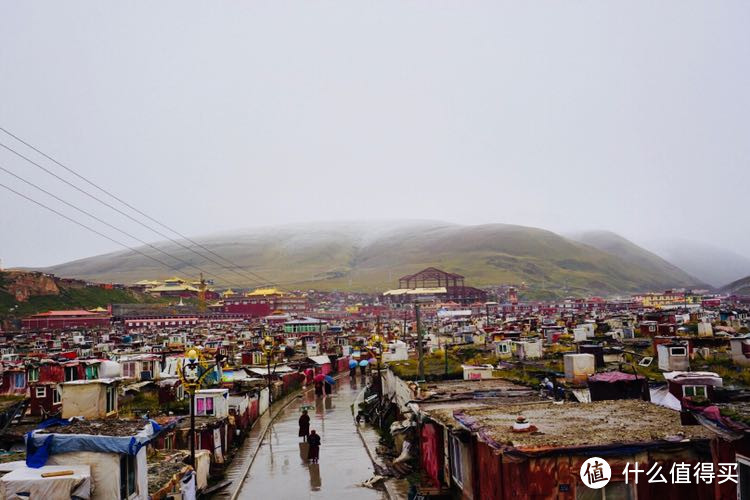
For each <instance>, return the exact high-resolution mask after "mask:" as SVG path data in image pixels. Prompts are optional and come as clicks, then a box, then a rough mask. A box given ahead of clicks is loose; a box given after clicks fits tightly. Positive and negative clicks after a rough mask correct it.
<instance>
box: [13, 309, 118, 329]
mask: <svg viewBox="0 0 750 500" xmlns="http://www.w3.org/2000/svg"><path fill="white" fill-rule="evenodd" d="M111 321H112V316H110V315H109V314H108V313H98V312H91V311H86V310H85V309H74V310H69V311H47V312H43V313H39V314H34V315H32V316H28V317H26V318H23V319H22V320H21V326H22V327H23V328H25V329H29V330H39V329H42V328H47V329H53V330H61V329H65V328H80V327H93V326H109V324H110V323H111Z"/></svg>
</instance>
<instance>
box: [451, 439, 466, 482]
mask: <svg viewBox="0 0 750 500" xmlns="http://www.w3.org/2000/svg"><path fill="white" fill-rule="evenodd" d="M450 453H451V477H452V478H453V480H454V481H455V482H456V484H458V485H459V486H460V487H461V488H463V486H464V471H463V459H462V455H461V441H460V440H459V439H458V438H457V437H456V436H454V435H451V445H450Z"/></svg>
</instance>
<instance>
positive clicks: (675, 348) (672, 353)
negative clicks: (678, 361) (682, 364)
mask: <svg viewBox="0 0 750 500" xmlns="http://www.w3.org/2000/svg"><path fill="white" fill-rule="evenodd" d="M675 350H681V351H682V354H676V353H675ZM669 355H670V356H679V357H681V358H682V357H685V356H687V347H685V346H679V347H677V346H675V347H670V348H669Z"/></svg>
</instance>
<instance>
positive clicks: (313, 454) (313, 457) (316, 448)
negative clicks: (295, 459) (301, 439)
mask: <svg viewBox="0 0 750 500" xmlns="http://www.w3.org/2000/svg"><path fill="white" fill-rule="evenodd" d="M307 444H308V445H309V451H308V452H307V459H308V460H309V461H311V462H312V463H314V464H317V463H318V456H319V455H320V436H319V435H318V433H316V432H315V431H314V430H312V431H310V435H309V436H308V437H307Z"/></svg>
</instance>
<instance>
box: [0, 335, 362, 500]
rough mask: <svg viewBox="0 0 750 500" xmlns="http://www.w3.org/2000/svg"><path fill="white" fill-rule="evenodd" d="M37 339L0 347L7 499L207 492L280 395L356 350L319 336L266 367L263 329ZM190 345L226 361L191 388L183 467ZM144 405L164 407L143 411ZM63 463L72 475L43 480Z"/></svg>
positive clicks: (2, 489) (0, 436)
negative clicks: (323, 342) (328, 349)
mask: <svg viewBox="0 0 750 500" xmlns="http://www.w3.org/2000/svg"><path fill="white" fill-rule="evenodd" d="M229 332H232V333H229ZM31 337H32V338H29V339H27V340H26V342H23V343H22V342H13V340H12V339H8V342H6V343H5V344H2V345H1V346H0V352H2V361H0V368H1V372H0V373H1V375H0V377H1V378H0V449H2V450H6V452H4V453H0V476H2V477H0V498H12V497H13V495H14V494H16V493H18V492H22V491H27V492H28V491H29V490H31V492H32V495H31V498H67V497H68V496H70V495H71V494H72V493H73V492H72V490H69V489H70V488H71V487H72V486H71V485H74V486H75V487H76V488H81V484H84V487H83V489H82V490H76V491H77V493H76V494H77V496H80V497H81V498H93V499H110V498H128V499H144V500H145V499H148V498H154V499H158V498H166V497H167V496H169V495H172V494H174V493H176V492H180V491H181V489H184V488H185V486H184V485H183V484H182V483H183V479H185V480H186V481H187V480H188V479H189V480H190V481H191V484H194V487H193V488H194V489H195V488H197V489H198V490H205V489H206V488H207V486H208V485H209V483H210V481H209V479H210V478H211V477H213V478H216V477H220V476H221V475H222V473H223V471H224V470H225V467H226V466H227V464H228V461H229V460H231V456H232V452H233V448H235V447H236V446H238V445H239V444H240V442H241V441H242V439H243V438H244V436H245V435H246V433H247V432H248V431H249V429H250V428H251V426H252V425H253V423H254V422H255V421H256V420H257V419H258V418H259V416H260V415H262V414H263V413H264V412H266V411H267V410H268V408H269V405H270V403H271V402H272V401H275V400H276V399H277V398H280V397H282V396H284V395H285V394H289V393H291V392H293V391H295V390H297V389H298V388H300V387H301V386H302V385H307V384H312V382H313V378H314V377H315V376H316V375H319V374H322V375H327V374H329V373H333V372H338V371H340V370H345V371H348V370H349V360H350V354H351V349H348V350H347V355H344V354H343V353H342V352H341V351H342V350H341V349H338V350H337V351H338V353H337V354H334V355H331V356H329V355H321V354H318V347H317V345H316V343H315V342H313V341H312V337H311V341H310V343H309V348H310V351H311V352H310V354H309V355H308V353H307V352H305V353H301V354H296V353H289V352H287V353H285V352H284V349H283V346H282V348H281V349H279V350H277V351H275V354H274V355H273V363H270V364H269V363H266V361H267V359H266V358H265V355H264V353H263V351H262V350H261V349H260V348H259V342H260V340H261V339H262V337H261V336H260V335H259V332H250V331H247V330H242V329H239V328H237V327H236V325H231V326H225V327H224V328H223V329H222V330H221V331H220V332H214V333H213V334H211V335H206V334H205V331H204V330H203V329H196V330H195V331H192V330H190V331H188V330H176V329H175V330H172V331H164V332H163V334H162V335H160V336H159V337H158V339H157V337H153V338H151V339H150V341H151V344H150V345H149V342H142V340H143V339H139V338H138V336H137V335H133V334H127V335H126V334H116V333H104V332H102V331H93V330H92V331H89V332H82V331H74V332H64V331H59V332H47V333H40V334H37V335H33V336H31ZM126 337H127V338H126ZM316 338H317V337H316ZM157 340H159V341H160V342H161V343H159V344H157V343H156V341H157ZM190 345H201V346H202V348H203V349H204V351H205V352H206V356H207V358H211V357H212V356H214V355H215V353H216V352H219V353H223V354H224V355H225V356H227V361H226V362H225V363H222V364H221V365H222V366H221V367H220V368H211V370H212V371H211V373H210V375H209V376H207V377H206V379H205V380H204V381H203V386H204V387H205V388H202V389H200V390H198V391H197V392H196V394H195V401H194V412H195V418H196V427H195V428H196V438H195V445H196V448H197V449H198V450H199V452H198V454H197V456H196V467H195V469H194V470H193V469H191V468H189V467H186V464H185V457H187V456H188V452H187V450H189V448H190V418H189V417H188V414H189V401H190V399H189V398H188V397H187V395H186V394H185V390H184V388H183V386H182V383H181V379H180V377H179V374H178V361H179V360H180V359H181V358H183V356H184V354H183V353H184V349H185V348H186V347H187V346H190ZM334 350H335V351H336V349H334ZM285 356H289V357H288V358H287V357H285ZM360 356H365V357H367V356H369V355H368V354H366V353H362V354H361V355H360V354H358V357H360ZM269 380H270V383H269ZM141 396H145V398H144V397H141ZM144 400H149V401H151V402H152V403H157V404H152V405H151V406H150V409H151V411H153V407H154V406H156V407H157V408H160V409H161V411H158V412H157V413H150V412H149V410H148V409H141V408H138V403H139V402H140V401H144ZM124 409H127V412H125V411H124ZM125 413H127V415H126V414H125ZM59 470H65V471H67V475H61V476H59V477H58V478H56V480H51V479H50V478H43V477H42V474H45V473H49V472H55V471H59ZM82 478H83V479H82ZM55 488H56V489H55ZM66 488H67V489H66ZM84 490H85V491H84ZM66 491H67V493H65V492H66ZM188 497H189V496H188Z"/></svg>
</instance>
